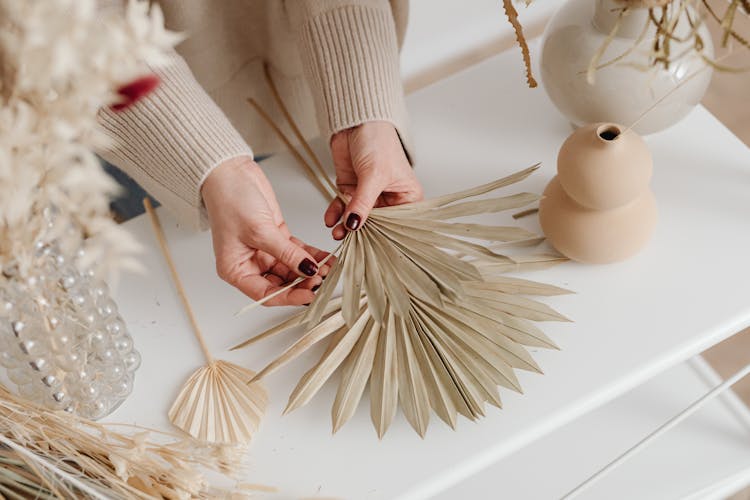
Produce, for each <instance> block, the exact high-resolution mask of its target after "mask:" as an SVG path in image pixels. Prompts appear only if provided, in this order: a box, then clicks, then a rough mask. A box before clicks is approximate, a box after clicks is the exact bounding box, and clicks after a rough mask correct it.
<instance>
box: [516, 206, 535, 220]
mask: <svg viewBox="0 0 750 500" xmlns="http://www.w3.org/2000/svg"><path fill="white" fill-rule="evenodd" d="M538 211H539V208H529V209H527V210H522V211H520V212H518V213H515V214H513V218H514V219H521V218H523V217H526V216H528V215H532V214H535V213H537V212H538Z"/></svg>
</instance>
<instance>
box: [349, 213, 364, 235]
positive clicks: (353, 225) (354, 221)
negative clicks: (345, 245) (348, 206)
mask: <svg viewBox="0 0 750 500" xmlns="http://www.w3.org/2000/svg"><path fill="white" fill-rule="evenodd" d="M361 222H362V217H360V216H359V214H355V213H353V212H352V213H350V214H349V217H347V218H346V228H347V229H348V230H349V231H356V230H357V228H358V227H359V225H360V223H361Z"/></svg>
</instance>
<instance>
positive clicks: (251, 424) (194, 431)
mask: <svg viewBox="0 0 750 500" xmlns="http://www.w3.org/2000/svg"><path fill="white" fill-rule="evenodd" d="M143 206H144V208H145V209H146V213H148V215H149V218H150V220H151V225H152V227H153V229H154V233H155V234H156V238H157V240H158V241H159V247H160V248H161V251H162V254H163V255H164V259H165V260H166V261H167V265H168V267H169V270H170V273H171V274H172V279H173V281H174V284H175V287H176V288H177V293H178V295H179V296H180V300H181V301H182V305H183V306H184V308H185V312H186V314H187V316H188V319H189V321H190V326H191V327H192V329H193V333H194V335H195V338H196V339H197V340H198V343H199V344H200V347H201V350H202V351H203V354H204V356H205V358H206V363H207V364H206V366H203V367H201V368H199V369H198V370H196V371H195V372H194V373H193V374H192V375H191V376H190V378H188V380H187V382H185V385H184V386H183V387H182V390H180V393H179V395H178V396H177V399H176V400H175V402H174V403H173V404H172V407H171V408H170V409H169V420H170V422H172V424H174V425H175V426H176V427H177V428H179V429H182V430H183V431H185V432H186V433H188V434H190V435H191V436H193V437H194V438H196V439H200V440H202V441H208V442H211V443H246V442H248V441H250V438H252V436H253V434H254V433H255V431H256V430H257V429H258V426H259V425H260V420H261V418H262V417H263V414H264V413H265V411H266V406H267V405H268V396H267V395H266V391H265V389H263V387H262V386H261V385H260V383H257V382H256V383H253V384H248V381H250V380H251V379H252V378H253V376H254V375H255V373H254V372H252V371H250V370H247V369H245V368H242V367H240V366H237V365H234V364H232V363H228V362H226V361H221V360H216V359H214V357H213V355H212V354H211V352H210V351H209V349H208V345H207V344H206V341H205V339H204V338H203V334H202V333H201V330H200V327H199V326H198V320H197V319H196V317H195V314H194V313H193V308H192V307H191V305H190V301H189V300H188V298H187V294H186V293H185V289H184V288H183V286H182V280H180V275H179V273H178V272H177V268H176V267H175V265H174V261H173V260H172V255H171V253H170V252H169V246H168V245H167V239H166V237H165V235H164V230H163V229H162V226H161V222H160V221H159V217H158V215H157V214H156V211H155V210H154V207H153V206H152V205H151V201H150V200H149V199H148V198H145V199H144V200H143Z"/></svg>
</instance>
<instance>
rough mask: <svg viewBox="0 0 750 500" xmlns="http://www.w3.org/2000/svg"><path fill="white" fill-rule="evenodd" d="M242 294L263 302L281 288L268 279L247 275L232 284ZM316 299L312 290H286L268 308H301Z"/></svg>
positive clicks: (295, 288)
mask: <svg viewBox="0 0 750 500" xmlns="http://www.w3.org/2000/svg"><path fill="white" fill-rule="evenodd" d="M232 284H233V285H234V286H235V287H237V289H239V290H240V291H241V292H242V293H244V294H245V295H247V296H248V297H250V298H251V299H253V300H256V301H257V300H261V299H262V298H263V297H266V296H268V295H270V294H272V293H274V292H276V291H277V290H279V289H281V286H277V285H274V284H273V283H272V282H271V281H269V279H268V278H265V277H263V276H261V275H259V274H253V275H247V276H244V277H242V278H240V279H239V280H237V281H235V282H234V283H232ZM314 298H315V294H314V293H313V292H312V291H310V290H305V289H299V288H297V287H294V288H291V289H289V290H286V291H285V292H284V293H280V294H279V295H277V296H276V297H274V298H272V299H271V300H269V301H268V302H265V303H264V305H266V306H299V305H302V304H308V303H310V302H311V301H312V300H313V299H314Z"/></svg>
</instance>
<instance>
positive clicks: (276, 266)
mask: <svg viewBox="0 0 750 500" xmlns="http://www.w3.org/2000/svg"><path fill="white" fill-rule="evenodd" d="M201 194H202V196H203V202H204V203H205V205H206V210H207V211H208V219H209V222H210V224H211V234H212V238H213V245H214V253H215V255H216V271H217V273H218V274H219V277H221V279H223V280H224V281H226V282H228V283H229V284H231V285H233V286H235V287H237V288H238V289H239V290H240V291H242V292H243V293H244V294H245V295H247V296H249V297H250V298H252V299H254V300H260V299H262V298H263V297H265V296H267V295H269V294H271V293H273V292H275V291H276V290H278V289H279V288H280V287H281V286H283V285H284V284H285V283H288V282H290V281H292V280H294V279H295V278H297V276H306V277H311V278H310V279H307V280H305V281H303V282H301V283H300V284H299V285H297V286H295V287H293V288H291V289H289V290H287V291H286V292H284V293H282V294H280V295H278V296H277V297H274V298H273V299H271V300H269V301H268V302H266V304H267V305H300V304H309V303H310V302H311V301H312V300H313V298H315V295H314V293H313V291H314V290H316V289H317V287H318V286H320V282H321V279H322V276H325V275H326V274H327V273H328V269H329V268H330V266H329V265H324V266H322V268H321V269H318V266H317V264H316V262H320V261H321V260H322V259H323V258H325V257H326V256H327V255H328V254H327V252H323V251H322V250H319V249H317V248H314V247H311V246H309V245H305V244H304V243H303V242H301V241H300V240H298V239H296V238H294V237H293V236H292V235H291V234H290V232H289V229H288V228H287V226H286V223H285V222H284V218H283V217H282V215H281V210H280V209H279V204H278V202H277V201H276V196H275V195H274V192H273V189H272V188H271V184H270V183H269V182H268V179H266V176H265V175H264V174H263V171H262V170H261V169H260V167H259V166H258V164H257V163H255V162H254V161H252V160H250V158H248V157H240V158H234V159H232V160H228V161H226V162H224V163H222V164H221V165H219V166H218V167H216V168H215V169H214V170H213V171H212V172H211V173H210V174H209V176H208V177H207V178H206V180H205V181H204V183H203V187H202V188H201ZM331 264H332V262H331Z"/></svg>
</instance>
